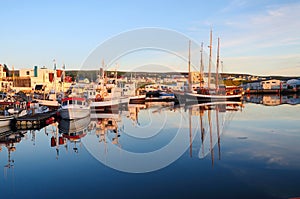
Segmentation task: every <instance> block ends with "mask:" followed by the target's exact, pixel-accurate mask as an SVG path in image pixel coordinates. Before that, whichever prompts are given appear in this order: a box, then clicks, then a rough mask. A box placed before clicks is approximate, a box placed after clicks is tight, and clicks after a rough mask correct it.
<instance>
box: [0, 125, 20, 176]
mask: <svg viewBox="0 0 300 199" xmlns="http://www.w3.org/2000/svg"><path fill="white" fill-rule="evenodd" d="M22 137H24V132H22V131H19V132H13V131H11V129H10V127H4V128H1V130H0V152H1V151H2V147H6V148H7V155H8V158H7V164H6V165H5V166H4V167H5V169H9V168H11V167H13V166H14V160H13V159H12V158H11V152H14V151H16V144H17V143H19V142H21V140H22ZM4 171H6V170H4Z"/></svg>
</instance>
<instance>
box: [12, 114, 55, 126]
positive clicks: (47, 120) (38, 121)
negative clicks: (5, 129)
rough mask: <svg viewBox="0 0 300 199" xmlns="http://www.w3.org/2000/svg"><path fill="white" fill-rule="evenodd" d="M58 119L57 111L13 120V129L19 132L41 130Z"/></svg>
mask: <svg viewBox="0 0 300 199" xmlns="http://www.w3.org/2000/svg"><path fill="white" fill-rule="evenodd" d="M56 119H57V111H56V110H55V111H50V112H47V113H37V114H34V115H25V116H22V117H18V118H15V119H14V120H12V123H11V127H12V128H13V129H18V130H30V129H41V128H43V127H44V126H47V125H49V124H51V123H53V122H55V121H56Z"/></svg>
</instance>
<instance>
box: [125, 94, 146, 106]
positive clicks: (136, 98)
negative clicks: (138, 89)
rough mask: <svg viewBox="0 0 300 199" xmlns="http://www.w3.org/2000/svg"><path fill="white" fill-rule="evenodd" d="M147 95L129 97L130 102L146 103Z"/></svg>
mask: <svg viewBox="0 0 300 199" xmlns="http://www.w3.org/2000/svg"><path fill="white" fill-rule="evenodd" d="M145 99H146V95H138V96H134V97H130V98H129V104H144V103H145Z"/></svg>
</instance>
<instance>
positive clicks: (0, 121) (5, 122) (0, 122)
mask: <svg viewBox="0 0 300 199" xmlns="http://www.w3.org/2000/svg"><path fill="white" fill-rule="evenodd" d="M13 118H14V117H12V116H3V117H0V128H2V127H5V126H9V125H10V122H11V120H12V119H13Z"/></svg>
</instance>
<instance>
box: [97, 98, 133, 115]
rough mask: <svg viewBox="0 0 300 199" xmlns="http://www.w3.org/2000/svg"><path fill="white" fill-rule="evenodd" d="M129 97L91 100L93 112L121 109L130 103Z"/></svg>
mask: <svg viewBox="0 0 300 199" xmlns="http://www.w3.org/2000/svg"><path fill="white" fill-rule="evenodd" d="M128 102H129V98H117V99H113V100H107V101H98V102H97V101H94V102H91V112H92V113H115V112H118V111H119V107H120V106H121V105H123V104H128Z"/></svg>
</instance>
